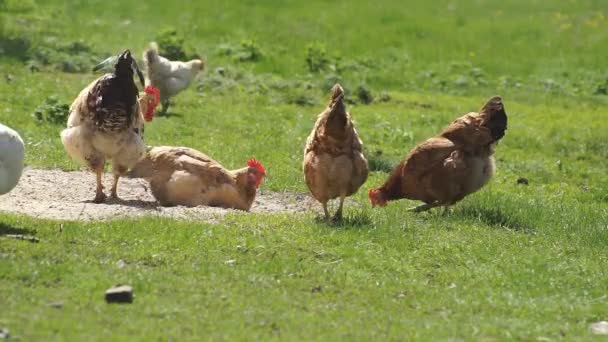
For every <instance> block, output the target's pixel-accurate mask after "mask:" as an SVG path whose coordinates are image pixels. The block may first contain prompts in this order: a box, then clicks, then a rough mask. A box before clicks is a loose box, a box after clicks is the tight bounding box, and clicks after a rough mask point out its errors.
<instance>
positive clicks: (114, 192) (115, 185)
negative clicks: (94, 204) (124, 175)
mask: <svg viewBox="0 0 608 342" xmlns="http://www.w3.org/2000/svg"><path fill="white" fill-rule="evenodd" d="M119 178H120V176H119V175H114V183H112V191H111V193H110V198H111V199H115V200H116V199H118V192H117V190H118V179H119Z"/></svg>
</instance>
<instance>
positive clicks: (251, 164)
mask: <svg viewBox="0 0 608 342" xmlns="http://www.w3.org/2000/svg"><path fill="white" fill-rule="evenodd" d="M247 166H249V167H254V168H256V169H257V170H258V171H260V173H261V174H264V175H265V174H266V169H264V167H263V166H262V163H260V162H259V161H257V160H256V159H255V158H253V159H249V160H248V161H247Z"/></svg>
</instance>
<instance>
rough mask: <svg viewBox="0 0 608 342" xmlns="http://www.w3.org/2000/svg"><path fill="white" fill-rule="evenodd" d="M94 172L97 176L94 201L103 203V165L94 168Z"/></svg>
mask: <svg viewBox="0 0 608 342" xmlns="http://www.w3.org/2000/svg"><path fill="white" fill-rule="evenodd" d="M95 174H96V176H97V189H96V190H95V199H94V200H93V202H94V203H103V202H104V201H105V200H106V194H104V193H103V184H101V177H102V175H103V167H102V168H96V169H95Z"/></svg>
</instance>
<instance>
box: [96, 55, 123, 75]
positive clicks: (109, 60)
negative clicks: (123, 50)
mask: <svg viewBox="0 0 608 342" xmlns="http://www.w3.org/2000/svg"><path fill="white" fill-rule="evenodd" d="M118 57H119V56H110V57H108V58H106V59H105V60H104V61H103V62H101V63H99V64H97V65H96V66H94V67H93V72H95V71H99V70H101V69H103V68H105V67H106V66H108V65H110V64H111V65H114V64H116V61H118Z"/></svg>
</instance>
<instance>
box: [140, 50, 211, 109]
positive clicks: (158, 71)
mask: <svg viewBox="0 0 608 342" xmlns="http://www.w3.org/2000/svg"><path fill="white" fill-rule="evenodd" d="M143 59H144V63H145V65H146V76H147V79H148V82H147V83H148V84H150V85H152V86H154V87H156V88H158V89H159V90H160V101H161V104H162V112H163V113H166V112H167V110H168V109H169V99H170V98H171V97H173V96H175V95H177V94H178V93H180V92H181V91H182V90H184V89H186V88H187V87H188V86H189V85H190V83H191V82H192V80H193V79H194V77H196V75H197V74H198V73H199V72H200V71H202V70H203V69H204V68H205V63H204V62H203V61H202V60H200V59H193V60H191V61H188V62H180V61H170V60H168V59H167V58H165V57H163V56H160V55H159V54H158V45H157V44H156V43H154V42H152V43H150V47H149V48H148V49H147V50H146V51H145V52H144V55H143Z"/></svg>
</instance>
